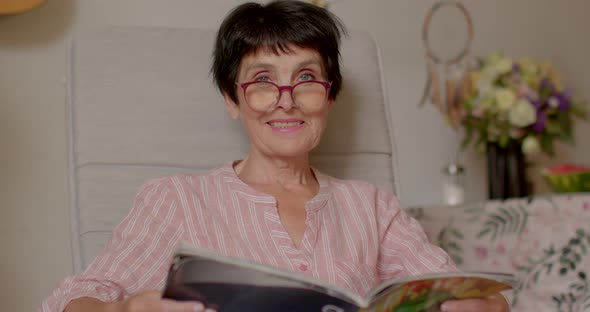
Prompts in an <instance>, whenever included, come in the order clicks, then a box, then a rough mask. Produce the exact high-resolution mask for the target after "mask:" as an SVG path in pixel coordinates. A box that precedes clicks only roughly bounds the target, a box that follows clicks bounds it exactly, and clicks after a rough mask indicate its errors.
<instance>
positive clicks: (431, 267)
mask: <svg viewBox="0 0 590 312" xmlns="http://www.w3.org/2000/svg"><path fill="white" fill-rule="evenodd" d="M377 197H378V198H377V207H378V213H379V214H380V215H381V216H382V217H381V218H380V224H379V232H380V233H379V234H380V238H381V241H380V248H379V259H378V264H377V270H378V274H379V277H380V279H381V281H385V280H388V279H392V278H404V277H409V276H415V275H421V274H427V273H443V272H453V271H458V269H457V267H456V266H455V264H454V263H453V261H452V260H451V258H450V257H449V256H448V254H447V253H446V252H445V251H444V250H442V249H441V248H440V247H438V246H435V245H433V244H431V243H430V242H429V240H428V238H427V236H426V234H425V233H424V230H423V229H422V227H421V226H420V224H419V223H418V221H416V220H415V219H414V218H412V217H410V216H409V215H408V214H407V213H405V212H404V211H403V209H401V208H400V204H399V202H398V200H397V198H396V197H395V196H394V195H393V194H389V193H386V194H384V193H383V192H380V194H378V195H377Z"/></svg>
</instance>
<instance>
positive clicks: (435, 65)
mask: <svg viewBox="0 0 590 312" xmlns="http://www.w3.org/2000/svg"><path fill="white" fill-rule="evenodd" d="M445 6H452V7H455V8H456V9H458V10H459V11H460V12H461V13H462V15H463V17H464V18H465V22H466V25H467V40H466V41H465V44H464V46H463V48H462V49H461V50H460V51H459V53H457V54H456V55H455V56H453V57H451V58H449V59H443V58H442V57H439V56H438V55H436V53H435V52H434V50H433V49H432V46H431V44H430V42H429V38H428V30H429V28H430V21H431V20H432V16H433V15H434V14H435V13H436V12H437V11H438V10H440V9H441V8H443V7H445ZM472 41H473V22H472V19H471V15H470V14H469V11H467V8H465V6H464V5H463V4H462V3H461V2H458V1H453V0H444V1H439V2H437V3H435V4H434V5H433V6H432V7H431V8H430V9H429V10H428V12H427V14H426V17H425V18H424V24H423V26H422V42H423V44H424V49H425V52H426V53H425V57H426V66H427V81H426V86H425V88H424V92H423V94H422V98H421V100H420V102H419V106H420V107H421V106H423V105H424V103H426V102H427V101H428V100H429V99H430V101H431V102H432V104H434V106H436V107H437V108H438V109H439V110H440V111H441V113H443V115H445V116H446V117H447V118H448V119H449V121H450V123H451V125H452V126H453V127H454V128H457V127H458V126H459V123H460V118H461V116H460V115H461V103H460V99H461V97H462V95H463V94H465V93H467V92H469V91H470V90H471V88H472V86H471V85H470V79H469V75H470V71H471V68H470V57H469V56H470V52H471V44H472ZM441 67H442V68H443V70H442V74H441V71H440V68H441ZM441 76H443V77H442V81H443V82H444V87H441V85H440V84H441ZM441 89H444V95H442V94H441V93H442V92H441Z"/></svg>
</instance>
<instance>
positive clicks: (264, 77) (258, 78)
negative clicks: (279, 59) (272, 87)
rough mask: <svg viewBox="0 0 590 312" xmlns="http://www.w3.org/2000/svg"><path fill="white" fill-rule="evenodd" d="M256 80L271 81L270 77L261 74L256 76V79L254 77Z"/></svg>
mask: <svg viewBox="0 0 590 312" xmlns="http://www.w3.org/2000/svg"><path fill="white" fill-rule="evenodd" d="M254 80H255V81H270V78H269V77H268V76H259V77H256V79H254Z"/></svg>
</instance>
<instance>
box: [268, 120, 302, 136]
mask: <svg viewBox="0 0 590 312" xmlns="http://www.w3.org/2000/svg"><path fill="white" fill-rule="evenodd" d="M267 124H268V125H269V126H270V127H271V129H272V130H273V131H277V132H283V133H285V132H288V133H291V132H296V131H298V130H301V129H303V127H304V125H305V122H304V121H303V120H301V119H296V118H289V119H273V120H271V121H269V122H267Z"/></svg>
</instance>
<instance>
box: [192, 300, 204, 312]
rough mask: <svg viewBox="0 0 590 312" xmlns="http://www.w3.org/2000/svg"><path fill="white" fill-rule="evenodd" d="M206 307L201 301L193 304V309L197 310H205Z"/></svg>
mask: <svg viewBox="0 0 590 312" xmlns="http://www.w3.org/2000/svg"><path fill="white" fill-rule="evenodd" d="M204 309H205V306H204V305H203V304H202V303H200V302H197V303H195V305H194V306H193V311H195V312H203V310H204Z"/></svg>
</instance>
